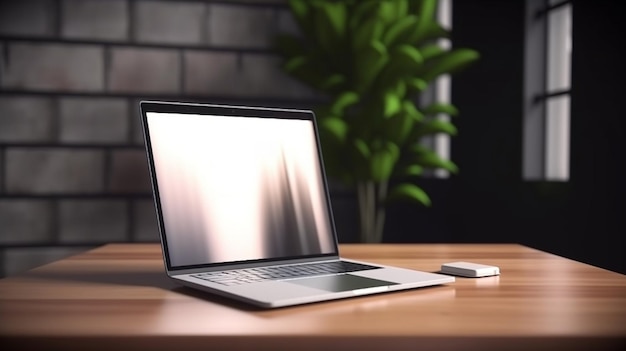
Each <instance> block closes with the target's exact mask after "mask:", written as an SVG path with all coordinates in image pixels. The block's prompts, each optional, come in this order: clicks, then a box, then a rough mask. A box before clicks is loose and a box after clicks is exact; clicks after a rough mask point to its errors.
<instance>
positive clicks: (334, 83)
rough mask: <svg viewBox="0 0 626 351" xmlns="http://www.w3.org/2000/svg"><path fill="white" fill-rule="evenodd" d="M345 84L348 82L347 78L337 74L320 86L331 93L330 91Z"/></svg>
mask: <svg viewBox="0 0 626 351" xmlns="http://www.w3.org/2000/svg"><path fill="white" fill-rule="evenodd" d="M345 82H346V77H344V76H343V75H341V74H338V73H336V74H333V75H331V76H330V77H328V78H326V79H325V80H323V81H322V83H321V84H320V88H321V89H322V90H324V91H329V90H333V89H336V88H337V87H339V86H340V85H341V84H343V83H345Z"/></svg>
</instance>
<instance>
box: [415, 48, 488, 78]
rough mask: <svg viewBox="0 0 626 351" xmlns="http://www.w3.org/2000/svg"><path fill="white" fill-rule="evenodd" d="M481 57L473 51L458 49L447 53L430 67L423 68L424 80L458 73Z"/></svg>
mask: <svg viewBox="0 0 626 351" xmlns="http://www.w3.org/2000/svg"><path fill="white" fill-rule="evenodd" d="M479 56H480V55H479V54H478V52H476V51H474V50H471V49H456V50H452V51H449V52H446V53H445V54H442V55H441V57H439V58H437V59H436V60H434V61H436V62H434V63H433V64H432V65H429V67H428V66H424V67H423V70H424V71H423V72H422V73H423V74H422V78H423V79H424V80H426V81H431V80H433V79H434V78H436V77H437V76H439V75H441V74H444V73H454V72H457V71H459V70H461V69H463V68H464V67H466V66H467V65H469V64H470V63H472V62H474V61H476V60H478V58H479Z"/></svg>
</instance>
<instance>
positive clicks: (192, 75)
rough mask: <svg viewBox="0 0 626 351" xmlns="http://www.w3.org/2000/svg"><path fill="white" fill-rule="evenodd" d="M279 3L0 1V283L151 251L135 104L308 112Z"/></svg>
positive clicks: (291, 28) (153, 233)
mask: <svg viewBox="0 0 626 351" xmlns="http://www.w3.org/2000/svg"><path fill="white" fill-rule="evenodd" d="M279 32H290V33H294V32H296V28H295V25H294V22H293V19H292V18H291V15H290V14H289V11H288V9H287V8H286V7H285V4H284V3H283V2H282V1H280V0H258V1H252V0H247V1H244V0H239V1H234V0H233V1H224V0H222V1H193V0H189V1H165V0H22V1H1V2H0V276H2V275H9V274H13V273H16V272H20V271H23V270H25V269H28V268H31V267H34V266H36V265H39V264H43V263H46V262H48V261H50V260H54V259H57V258H59V257H63V256H65V255H68V254H72V253H75V252H77V251H80V250H84V249H85V248H88V247H91V246H93V245H97V244H99V243H106V242H119V241H156V240H158V236H157V228H156V223H155V217H154V208H153V205H152V199H151V193H150V182H149V178H148V173H147V165H146V159H145V152H144V150H143V146H142V144H141V143H142V141H143V137H142V135H141V130H140V128H139V124H140V120H139V115H138V102H139V100H141V99H144V98H147V99H168V100H182V101H198V102H217V103H220V102H224V103H234V104H255V105H266V106H271V105H278V106H293V107H305V106H310V104H311V101H314V99H315V97H314V95H313V94H312V92H311V91H310V90H308V89H307V88H305V87H303V86H301V85H299V84H298V83H297V82H295V81H293V80H291V79H290V78H288V77H286V76H285V75H284V74H283V73H282V72H281V71H280V69H279V67H278V64H279V62H280V60H279V58H278V57H277V56H275V55H274V53H273V51H272V47H271V43H272V38H273V37H274V36H275V35H276V34H277V33H279Z"/></svg>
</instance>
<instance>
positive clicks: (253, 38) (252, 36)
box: [208, 4, 276, 48]
mask: <svg viewBox="0 0 626 351" xmlns="http://www.w3.org/2000/svg"><path fill="white" fill-rule="evenodd" d="M275 23H276V12H275V11H274V10H273V9H271V8H263V7H243V6H231V5H222V4H212V5H211V8H210V9H209V29H208V37H209V43H210V44H212V45H218V46H237V47H253V48H259V47H261V48H262V47H268V46H269V45H271V42H272V37H273V36H274V34H275V32H276V27H275Z"/></svg>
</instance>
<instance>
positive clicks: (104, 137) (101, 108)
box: [59, 97, 129, 143]
mask: <svg viewBox="0 0 626 351" xmlns="http://www.w3.org/2000/svg"><path fill="white" fill-rule="evenodd" d="M59 108H60V115H61V121H60V124H61V126H60V139H61V141H63V142H70V143H71V142H79V143H122V142H126V141H127V140H128V130H129V120H128V101H127V100H125V99H111V98H82V97H80V98H75V97H67V98H62V99H60V105H59Z"/></svg>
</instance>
